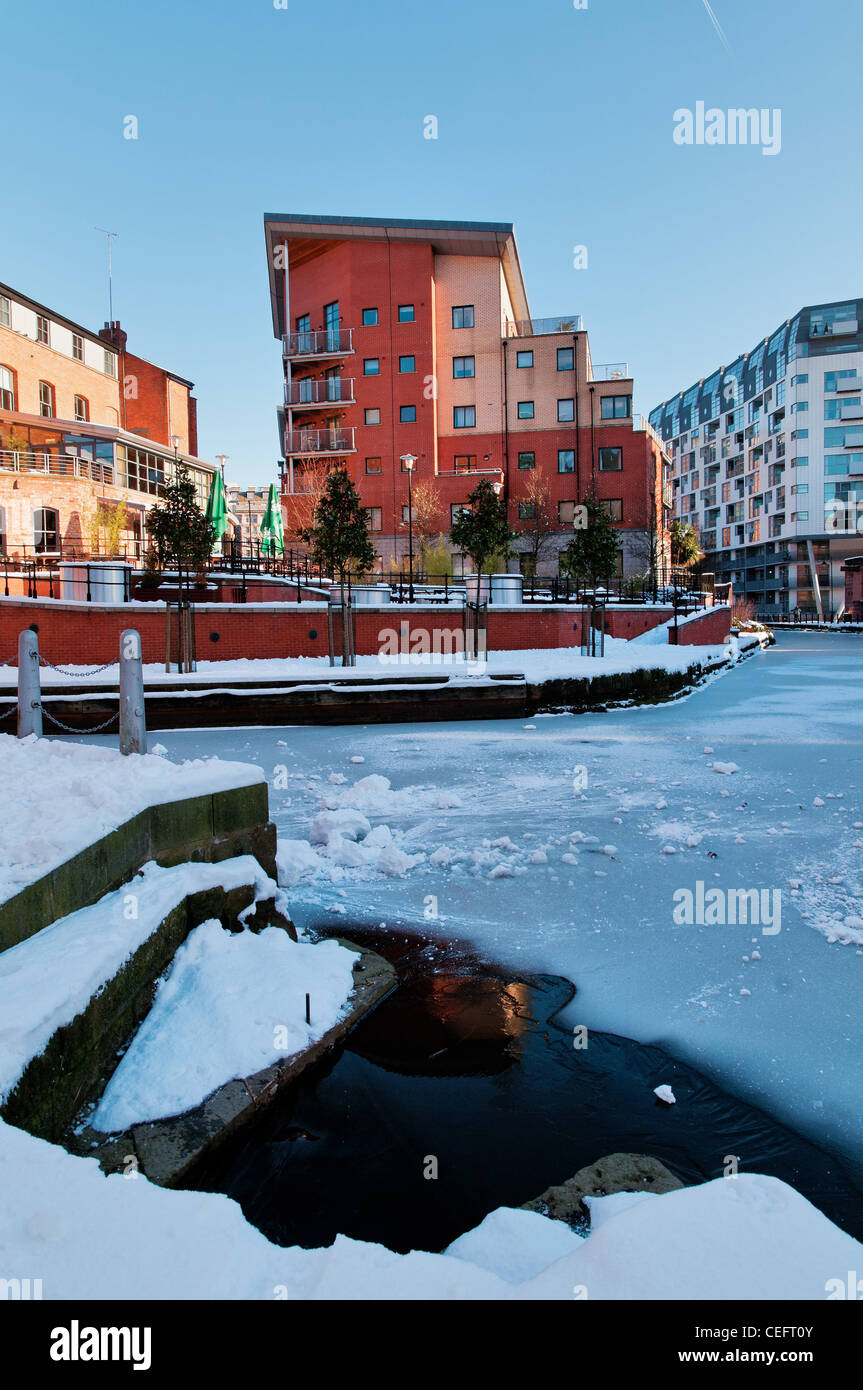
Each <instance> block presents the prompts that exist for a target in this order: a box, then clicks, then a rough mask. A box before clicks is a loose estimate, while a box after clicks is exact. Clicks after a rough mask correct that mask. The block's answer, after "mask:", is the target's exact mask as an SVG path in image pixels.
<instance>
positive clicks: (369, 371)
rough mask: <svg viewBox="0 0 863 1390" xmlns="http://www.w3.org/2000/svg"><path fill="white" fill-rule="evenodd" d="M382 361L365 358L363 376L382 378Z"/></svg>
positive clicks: (375, 358) (376, 358)
mask: <svg viewBox="0 0 863 1390" xmlns="http://www.w3.org/2000/svg"><path fill="white" fill-rule="evenodd" d="M380 374H381V360H380V358H379V357H364V358H363V376H380Z"/></svg>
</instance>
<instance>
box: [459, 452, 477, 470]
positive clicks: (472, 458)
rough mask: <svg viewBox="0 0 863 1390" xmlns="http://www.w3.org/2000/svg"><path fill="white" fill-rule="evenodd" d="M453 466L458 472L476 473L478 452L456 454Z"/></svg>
mask: <svg viewBox="0 0 863 1390" xmlns="http://www.w3.org/2000/svg"><path fill="white" fill-rule="evenodd" d="M453 468H454V470H455V472H456V473H475V472H476V454H456V456H455V458H454V459H453Z"/></svg>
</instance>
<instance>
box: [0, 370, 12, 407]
mask: <svg viewBox="0 0 863 1390" xmlns="http://www.w3.org/2000/svg"><path fill="white" fill-rule="evenodd" d="M14 409H15V378H14V376H13V375H12V371H11V369H10V368H9V367H0V410H14Z"/></svg>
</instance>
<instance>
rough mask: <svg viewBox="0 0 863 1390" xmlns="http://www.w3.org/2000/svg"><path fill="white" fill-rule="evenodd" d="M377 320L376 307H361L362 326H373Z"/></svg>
mask: <svg viewBox="0 0 863 1390" xmlns="http://www.w3.org/2000/svg"><path fill="white" fill-rule="evenodd" d="M377 321H378V311H377V309H363V328H374V326H375V324H376V323H377Z"/></svg>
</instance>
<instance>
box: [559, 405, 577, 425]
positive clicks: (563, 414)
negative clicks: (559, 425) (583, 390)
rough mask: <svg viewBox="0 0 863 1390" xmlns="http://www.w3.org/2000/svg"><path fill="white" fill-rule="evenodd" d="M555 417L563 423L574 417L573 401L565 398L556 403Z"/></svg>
mask: <svg viewBox="0 0 863 1390" xmlns="http://www.w3.org/2000/svg"><path fill="white" fill-rule="evenodd" d="M557 418H558V420H562V421H563V422H564V423H565V422H566V421H567V420H574V419H575V401H571V400H565V401H558V403H557Z"/></svg>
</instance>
